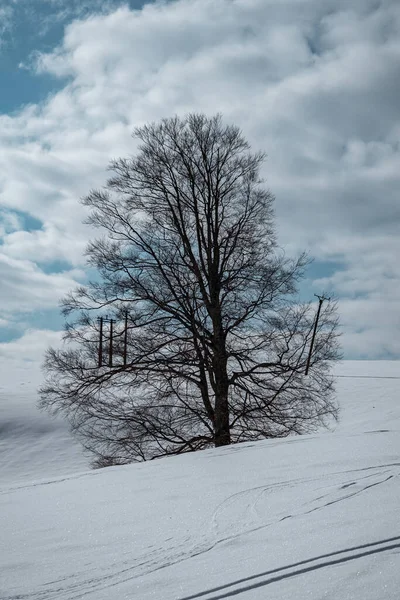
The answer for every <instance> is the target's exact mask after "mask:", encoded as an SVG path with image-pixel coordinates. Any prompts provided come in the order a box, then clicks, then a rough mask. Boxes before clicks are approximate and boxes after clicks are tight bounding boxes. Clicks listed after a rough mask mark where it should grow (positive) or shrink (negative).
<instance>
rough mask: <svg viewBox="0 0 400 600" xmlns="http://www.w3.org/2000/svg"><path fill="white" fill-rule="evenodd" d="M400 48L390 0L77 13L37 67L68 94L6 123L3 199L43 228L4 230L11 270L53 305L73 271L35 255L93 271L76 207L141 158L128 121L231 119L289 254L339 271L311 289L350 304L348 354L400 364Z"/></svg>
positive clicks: (233, 1)
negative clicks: (257, 170) (118, 169)
mask: <svg viewBox="0 0 400 600" xmlns="http://www.w3.org/2000/svg"><path fill="white" fill-rule="evenodd" d="M60 6H61V4H59V5H58V7H59V8H60ZM92 9H93V7H92ZM92 9H91V10H92ZM89 12H90V11H89ZM399 40H400V5H399V3H398V2H397V1H395V0H392V1H390V0H386V1H383V2H380V3H376V2H373V1H372V0H371V1H369V0H354V1H353V2H351V3H348V2H347V1H345V0H335V1H334V0H326V1H324V2H320V1H319V0H308V1H305V0H296V1H295V0H292V1H289V2H285V3H283V2H280V1H278V0H268V1H266V0H219V1H218V2H215V0H178V1H176V2H169V3H165V2H164V3H161V2H159V3H155V4H148V5H145V6H144V7H143V8H142V9H141V10H133V9H130V8H129V7H128V6H122V7H119V8H118V9H117V10H114V11H113V12H106V13H105V14H90V15H89V16H88V17H87V18H84V19H80V20H78V19H75V20H74V21H73V22H71V23H70V24H69V25H68V26H67V27H66V29H65V34H64V37H63V40H62V42H61V43H60V45H59V46H58V47H57V48H55V49H53V50H52V51H51V52H48V53H45V54H43V53H42V54H37V55H36V59H35V69H36V73H37V76H38V77H40V76H41V75H42V74H50V75H52V76H54V77H57V78H58V79H59V82H60V85H61V89H60V90H59V91H57V92H56V93H54V94H53V95H52V96H51V97H49V98H48V99H47V100H46V102H44V103H42V104H40V105H31V106H29V107H26V108H25V109H24V110H22V111H20V113H18V114H16V115H13V116H3V117H0V194H1V195H0V202H1V203H2V205H3V206H4V207H5V208H6V209H7V210H10V209H12V208H16V209H18V210H20V211H25V212H28V213H29V214H31V215H32V216H33V217H35V218H36V219H39V220H40V221H41V222H42V224H43V225H42V228H41V229H40V230H37V231H33V232H30V233H29V232H24V231H22V230H18V229H15V230H14V231H8V232H7V233H6V234H4V243H3V246H1V247H0V253H3V263H4V261H5V264H11V263H7V261H14V262H13V263H12V265H14V266H13V269H15V272H16V273H18V272H19V273H22V272H23V271H24V269H25V270H26V273H27V274H28V276H29V277H32V278H33V280H35V281H39V280H40V279H41V278H42V281H43V289H46V290H48V294H47V293H46V294H43V295H46V296H47V297H48V300H46V301H47V302H48V303H51V302H54V301H55V296H56V295H57V294H58V293H59V292H60V291H61V288H62V289H64V287H65V286H67V285H69V283H72V281H71V280H72V279H73V278H74V274H73V272H72V271H71V274H70V275H68V274H65V275H61V276H57V274H50V275H46V274H43V273H42V274H40V270H39V267H37V268H36V269H35V267H34V266H33V263H32V264H31V263H29V261H37V262H38V263H40V262H41V261H44V262H46V261H49V260H51V258H52V257H56V258H57V259H58V260H65V261H67V262H68V263H70V264H71V265H72V267H73V268H78V269H80V268H81V267H82V265H83V262H84V259H83V247H84V245H85V242H86V240H87V239H88V237H90V236H91V235H93V232H91V231H90V230H89V229H88V228H87V227H84V226H82V225H81V221H82V219H83V217H84V210H83V208H82V207H81V206H80V205H79V204H78V202H77V200H78V199H79V197H81V196H83V195H84V194H85V193H86V192H87V191H88V190H89V189H90V188H91V187H98V186H101V185H102V183H103V182H104V181H105V178H106V173H105V167H106V165H107V163H108V161H109V159H110V158H112V157H115V156H119V155H126V154H131V153H133V152H134V151H135V142H134V141H132V140H131V138H130V132H131V130H132V129H133V127H134V126H136V125H140V124H142V123H144V122H147V121H149V120H156V119H159V118H161V117H164V116H170V115H173V114H175V113H178V114H184V113H186V112H188V111H193V110H198V111H204V112H206V113H208V114H214V113H215V112H217V111H220V112H222V113H223V114H224V117H225V119H226V120H227V121H232V122H235V123H237V124H239V125H240V126H241V128H242V129H243V131H244V133H245V135H246V136H247V137H248V138H249V140H250V142H251V143H252V145H253V147H254V148H257V149H263V150H266V151H267V153H268V160H267V163H266V165H265V171H264V174H265V177H266V180H267V183H268V185H269V186H270V188H271V190H272V191H273V192H274V194H275V195H276V198H277V202H276V213H277V223H278V231H279V239H280V242H281V243H282V245H284V246H285V247H287V249H288V252H297V251H298V250H300V249H303V248H305V249H306V250H309V251H310V253H311V254H313V255H314V256H315V257H316V258H317V259H318V260H320V261H336V262H337V264H338V265H342V267H341V268H340V270H337V271H336V272H335V273H333V274H332V275H331V276H330V277H329V278H325V279H322V280H316V281H314V282H313V289H312V290H311V289H310V296H312V292H314V291H319V289H320V287H321V286H324V287H325V288H330V289H332V290H334V291H336V292H337V294H338V295H341V296H342V297H343V300H342V302H341V306H342V309H341V310H342V319H343V323H344V325H345V328H344V333H343V343H344V346H345V349H347V351H348V352H349V353H350V354H351V355H357V352H359V353H361V354H362V353H363V352H364V349H365V347H366V346H368V347H371V353H370V355H371V357H373V356H378V357H381V356H384V355H385V353H389V354H390V355H391V356H396V357H400V349H399V347H398V345H397V343H396V341H395V338H396V335H397V336H398V330H397V332H396V331H395V327H396V326H397V325H398V320H397V315H396V308H395V306H394V303H393V300H392V298H393V297H396V296H395V295H396V294H397V297H398V295H399V292H400V273H399V271H398V268H397V264H396V262H397V259H396V256H399V255H400V237H399V236H398V224H399V216H400V215H399V212H400V209H399V206H400V205H399V202H398V190H399V189H400V186H399V183H400V169H399V165H400V117H399V110H398V98H399V94H400V41H399ZM27 261H28V262H27ZM7 268H9V267H7ZM19 285H22V286H23V284H22V283H21V279H20V280H19V282H17V281H15V283H14V284H13V285H12V290H13V291H12V292H11V293H14V296H15V295H16V294H17V292H16V289H17V287H18V286H19ZM40 285H41V284H37V286H40ZM22 289H24V288H23V287H22ZM34 289H35V287H34ZM36 289H37V288H36ZM50 290H52V291H50ZM39 298H40V294H39V292H38V305H39V303H40V299H39ZM18 302H20V300H18ZM382 314H384V315H385V318H384V319H382V318H381V315H382ZM376 323H379V326H376V325H375V324H376ZM396 324H397V325H396Z"/></svg>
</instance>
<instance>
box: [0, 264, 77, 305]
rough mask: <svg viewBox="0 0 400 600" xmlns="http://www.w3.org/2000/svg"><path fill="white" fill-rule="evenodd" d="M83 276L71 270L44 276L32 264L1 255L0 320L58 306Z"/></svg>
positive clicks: (44, 274)
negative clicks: (14, 314) (0, 315)
mask: <svg viewBox="0 0 400 600" xmlns="http://www.w3.org/2000/svg"><path fill="white" fill-rule="evenodd" d="M82 277H83V272H82V271H78V270H71V271H67V272H63V273H51V274H46V273H43V271H42V270H41V269H40V268H39V267H38V266H37V265H36V264H35V263H33V262H32V261H28V260H21V259H19V260H17V259H13V258H9V257H7V256H6V255H4V254H2V253H0V279H1V286H0V307H1V312H2V316H4V315H5V316H6V317H7V315H12V314H13V313H18V312H33V311H35V310H41V309H46V308H53V307H54V306H57V304H58V302H59V300H60V297H62V296H64V295H65V294H66V293H67V292H68V291H69V290H71V288H72V287H75V285H76V281H77V280H79V278H82Z"/></svg>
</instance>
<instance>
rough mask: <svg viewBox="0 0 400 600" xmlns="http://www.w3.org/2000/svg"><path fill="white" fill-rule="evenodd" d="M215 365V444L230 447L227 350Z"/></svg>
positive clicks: (217, 359) (221, 354) (222, 351)
mask: <svg viewBox="0 0 400 600" xmlns="http://www.w3.org/2000/svg"><path fill="white" fill-rule="evenodd" d="M218 354H219V356H217V357H216V361H215V363H214V377H215V411H214V415H215V418H214V443H215V447H216V448H218V447H219V446H228V445H229V444H230V443H231V433H230V427H229V405H228V390H229V383H228V372H227V360H226V353H225V348H223V349H221V351H220V353H218Z"/></svg>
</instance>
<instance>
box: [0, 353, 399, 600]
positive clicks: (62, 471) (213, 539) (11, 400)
mask: <svg viewBox="0 0 400 600" xmlns="http://www.w3.org/2000/svg"><path fill="white" fill-rule="evenodd" d="M337 374H338V375H340V377H339V378H338V385H337V388H338V394H339V400H340V402H341V405H342V415H341V422H340V423H339V424H338V425H337V426H336V427H335V428H334V431H331V432H321V433H318V434H314V435H308V436H302V437H292V438H288V439H286V440H270V441H264V442H258V443H252V444H240V445H237V446H232V447H228V448H223V449H218V450H207V451H204V452H200V453H196V454H190V455H185V456H180V457H176V458H168V459H161V460H157V461H153V462H150V463H145V464H138V465H128V466H124V467H114V468H109V469H103V470H97V471H89V472H86V473H85V472H83V473H82V472H80V473H77V474H74V475H71V472H72V471H73V470H75V472H78V471H82V470H83V469H85V468H86V466H85V465H86V464H87V462H86V459H85V458H84V457H83V456H82V454H81V453H80V451H79V448H78V447H77V446H74V445H73V443H72V441H71V439H70V438H69V437H68V433H67V431H66V429H65V427H64V425H63V424H61V423H59V422H53V421H49V420H48V419H47V417H46V416H45V415H40V414H39V413H38V414H36V413H35V411H34V408H33V405H34V402H33V400H34V398H33V396H29V394H28V395H26V396H22V395H18V394H15V395H14V396H12V395H10V394H9V395H7V393H5V392H4V391H3V392H2V395H1V398H0V401H1V404H0V406H1V412H0V428H1V430H2V436H1V446H0V451H1V455H0V527H1V534H2V535H1V542H2V543H1V544H0V548H1V550H0V573H1V576H0V598H1V599H2V600H17V599H32V600H39V599H40V600H50V599H54V600H55V599H57V600H58V599H59V600H66V599H68V600H70V599H76V598H86V597H87V598H93V599H96V600H105V599H124V598H126V599H128V598H129V599H130V598H138V599H139V600H148V599H152V600H158V599H160V600H178V599H180V600H189V599H190V600H194V599H197V598H198V599H202V600H217V599H222V598H236V597H237V598H240V599H242V598H243V600H247V599H256V600H258V599H264V598H271V599H273V600H281V599H282V600H283V599H285V600H287V599H292V600H302V599H303V598H307V599H308V598H310V599H313V600H314V599H318V600H319V599H325V598H327V599H337V600H350V599H354V600H355V599H357V600H358V599H363V600H381V599H382V600H383V599H390V600H398V599H399V598H400V592H399V590H400V478H399V474H400V402H399V387H400V363H398V362H392V363H390V362H374V363H371V362H362V363H361V362H360V363H356V362H347V363H343V364H342V365H341V366H340V367H339V368H338V369H337ZM354 375H357V376H360V377H359V378H354V377H353V376H354ZM349 376H351V377H349ZM371 376H372V377H371ZM377 377H378V378H377ZM396 378H397V379H396Z"/></svg>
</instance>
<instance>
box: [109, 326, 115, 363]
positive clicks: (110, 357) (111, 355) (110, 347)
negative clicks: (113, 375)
mask: <svg viewBox="0 0 400 600" xmlns="http://www.w3.org/2000/svg"><path fill="white" fill-rule="evenodd" d="M113 323H114V319H110V345H109V350H108V366H109V367H112V366H113Z"/></svg>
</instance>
